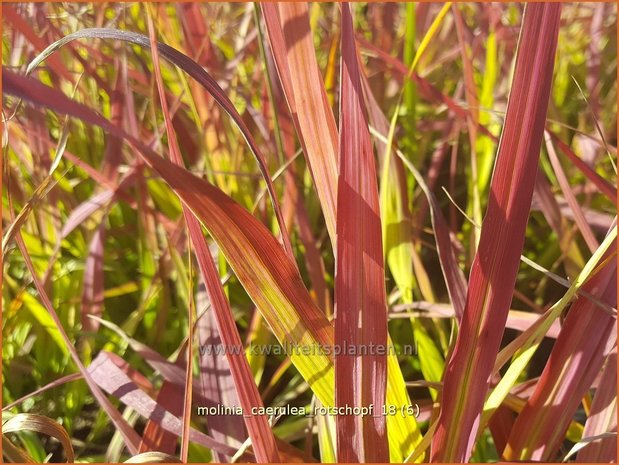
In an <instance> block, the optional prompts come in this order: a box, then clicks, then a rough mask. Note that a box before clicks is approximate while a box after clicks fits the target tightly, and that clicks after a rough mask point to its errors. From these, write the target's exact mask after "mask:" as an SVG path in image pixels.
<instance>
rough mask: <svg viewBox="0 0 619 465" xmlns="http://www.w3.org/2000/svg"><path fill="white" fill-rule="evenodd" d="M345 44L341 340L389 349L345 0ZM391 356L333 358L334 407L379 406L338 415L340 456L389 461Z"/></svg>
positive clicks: (368, 150) (367, 143)
mask: <svg viewBox="0 0 619 465" xmlns="http://www.w3.org/2000/svg"><path fill="white" fill-rule="evenodd" d="M341 47H342V48H341V50H342V52H341V53H342V57H341V60H342V61H341V74H340V75H341V82H340V86H341V91H340V95H341V97H340V154H339V156H340V158H339V167H340V172H339V177H338V189H337V211H338V214H337V254H336V257H337V258H336V274H335V343H336V345H339V346H340V347H355V348H358V347H364V346H367V347H369V346H370V344H373V345H375V346H383V347H385V346H386V344H387V313H386V312H387V298H386V294H385V284H384V283H385V271H384V267H383V253H382V240H381V235H382V232H381V223H380V211H379V202H378V185H377V182H376V167H375V166H374V154H373V152H372V142H371V140H370V132H369V129H368V121H367V115H366V110H365V108H364V106H363V90H362V88H361V79H360V77H359V67H358V62H357V50H356V46H355V38H354V31H353V25H352V17H351V12H350V5H349V4H347V3H344V4H342V41H341ZM386 362H387V359H386V357H385V355H376V354H369V355H366V356H361V357H360V356H358V355H356V354H348V353H342V354H339V355H336V356H335V404H336V407H345V406H355V407H369V406H371V405H373V406H374V409H376V410H375V412H376V413H375V414H374V415H366V416H363V417H362V418H359V416H358V415H338V416H337V417H336V426H337V457H338V461H339V462H358V461H364V462H386V461H387V460H388V447H387V434H386V427H385V418H384V417H383V416H382V415H379V413H378V412H382V410H383V406H384V405H385V385H386V377H387V371H386V370H387V363H386ZM351 380H352V382H351ZM370 444H371V446H370Z"/></svg>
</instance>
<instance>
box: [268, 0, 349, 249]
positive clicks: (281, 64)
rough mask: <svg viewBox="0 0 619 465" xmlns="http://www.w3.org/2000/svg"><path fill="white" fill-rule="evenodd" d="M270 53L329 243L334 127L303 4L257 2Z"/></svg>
mask: <svg viewBox="0 0 619 465" xmlns="http://www.w3.org/2000/svg"><path fill="white" fill-rule="evenodd" d="M261 8H262V14H263V16H264V21H265V24H266V26H267V31H268V36H269V43H270V45H271V53H273V57H274V59H275V64H276V67H277V71H278V74H279V80H280V82H281V85H282V89H283V91H284V94H285V96H286V101H287V102H288V107H289V108H290V113H291V114H292V117H293V121H294V125H295V128H296V131H297V135H298V136H299V140H300V142H301V145H302V146H303V152H304V153H305V157H306V159H307V163H308V165H309V167H310V170H311V173H312V176H313V178H314V185H315V186H316V192H317V193H318V198H319V199H320V204H321V206H322V211H323V214H324V216H325V221H326V223H327V230H328V231H329V237H330V238H331V243H332V245H333V247H334V248H335V242H336V241H335V234H336V226H335V225H336V205H337V198H336V195H337V194H336V192H337V151H338V148H337V143H338V142H337V127H336V124H335V118H334V116H333V112H332V110H331V108H330V107H329V103H328V100H327V94H326V91H325V86H324V83H323V81H322V77H321V75H320V69H319V68H318V63H317V61H316V52H315V50H314V41H313V39H312V30H311V28H310V24H309V15H308V10H307V4H306V3H304V2H284V3H261Z"/></svg>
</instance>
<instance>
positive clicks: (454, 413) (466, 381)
mask: <svg viewBox="0 0 619 465" xmlns="http://www.w3.org/2000/svg"><path fill="white" fill-rule="evenodd" d="M560 11H561V6H560V4H557V3H531V4H527V6H526V8H525V13H524V16H523V25H522V30H521V33H520V38H519V43H518V52H517V56H516V66H515V70H514V81H513V84H512V89H511V92H510V96H509V101H508V105H507V113H506V118H505V125H504V127H503V131H502V134H501V139H500V142H499V148H498V154H497V160H496V165H495V167H494V173H493V176H492V183H491V187H490V199H489V202H488V209H487V211H486V216H485V218H484V221H483V224H482V228H481V233H480V241H479V248H478V250H477V254H476V255H475V259H474V261H473V265H472V268H471V274H470V279H469V289H468V293H467V299H466V306H465V309H464V314H463V318H462V324H461V327H460V332H459V334H458V338H457V340H456V345H455V348H454V351H453V353H452V356H451V357H450V359H449V363H448V365H447V368H446V372H445V379H444V386H443V392H442V402H441V410H440V414H439V418H438V420H437V422H438V426H437V429H436V433H435V435H434V437H433V439H432V452H431V460H432V461H433V462H464V461H467V460H468V459H469V458H470V456H471V452H472V449H473V444H474V441H475V437H476V435H477V425H478V423H479V419H480V413H481V410H482V408H483V403H484V400H485V396H486V392H487V390H488V383H489V378H490V375H491V372H492V368H493V365H494V360H495V358H496V355H497V352H498V349H499V346H500V343H501V338H502V335H503V330H504V328H505V321H506V319H507V314H508V311H509V306H510V303H511V300H512V295H513V291H514V284H515V282H516V274H517V272H518V267H519V262H520V254H521V252H522V247H523V245H524V233H525V229H526V225H527V219H528V215H529V210H530V206H531V199H532V196H533V188H534V185H535V173H536V172H537V166H538V163H539V154H540V147H541V143H542V137H543V133H544V122H545V119H546V111H547V106H548V99H549V95H550V87H551V84H552V76H553V66H554V58H555V50H556V45H557V36H558V32H559V19H560Z"/></svg>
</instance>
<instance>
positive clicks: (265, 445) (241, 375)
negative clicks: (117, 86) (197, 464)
mask: <svg viewBox="0 0 619 465" xmlns="http://www.w3.org/2000/svg"><path fill="white" fill-rule="evenodd" d="M148 20H149V31H150V34H151V40H150V45H151V51H152V57H153V66H154V68H155V79H156V81H157V88H158V90H159V97H160V101H161V107H162V111H163V114H164V119H165V123H166V132H167V135H168V146H169V149H170V158H171V160H172V162H173V163H174V164H176V165H178V166H183V165H184V163H183V158H182V156H181V152H180V147H179V146H178V141H177V139H176V133H175V131H174V127H173V126H172V120H171V118H170V114H169V111H168V104H167V101H166V99H165V90H164V86H163V80H162V78H161V71H160V64H159V53H158V44H157V41H156V40H155V36H154V27H153V26H152V20H151V17H150V15H149V16H148ZM183 214H184V216H185V221H186V223H187V229H188V232H189V237H190V239H191V243H192V244H193V247H194V248H195V255H196V259H197V261H198V266H199V268H200V272H201V274H202V278H203V279H204V283H205V285H206V290H207V292H208V295H209V298H210V301H211V308H212V309H213V311H214V314H215V321H216V322H217V326H218V328H219V332H220V334H221V338H222V340H223V342H224V344H225V345H226V346H229V347H243V344H242V342H241V337H240V335H239V332H238V329H237V327H236V322H235V321H234V316H233V315H232V310H231V309H230V304H229V303H228V299H227V298H226V296H225V294H224V290H223V287H222V285H221V282H220V278H219V273H218V272H217V268H215V264H214V263H213V258H212V257H211V253H210V250H209V248H208V244H207V243H206V238H205V237H204V234H203V233H202V227H201V225H200V223H199V222H198V220H197V218H196V217H195V216H194V215H193V213H192V212H191V210H190V209H189V208H188V207H187V206H186V205H183ZM192 320H193V318H189V321H190V322H191V321H192ZM189 338H190V339H189V348H191V347H192V344H191V341H192V340H193V331H191V330H190V331H189ZM192 357H193V354H192V353H191V350H189V354H188V363H187V370H188V374H187V379H188V381H189V382H191V358H192ZM227 358H228V362H229V364H230V371H231V373H232V378H233V380H234V385H235V388H236V391H237V392H238V395H239V400H240V404H241V407H242V408H243V411H244V412H247V414H246V415H244V419H245V425H246V426H247V431H248V432H249V436H250V438H251V440H252V445H253V448H254V451H255V452H256V458H257V459H258V461H260V462H279V455H278V453H277V446H276V444H275V437H274V436H273V431H272V430H271V427H270V426H269V422H268V420H267V418H266V416H265V415H253V414H250V413H249V412H251V411H252V409H253V408H256V407H257V408H260V407H263V404H262V399H261V398H260V393H259V392H258V388H257V387H256V383H255V382H254V378H253V375H252V372H251V369H250V367H249V363H248V362H247V358H246V357H245V354H244V353H243V352H242V351H241V352H240V353H228V354H227ZM185 395H186V397H188V396H190V395H191V386H186V388H185ZM190 415H191V412H190V410H189V409H187V408H186V409H185V411H184V413H183V420H184V424H186V425H189V416H190ZM183 437H184V436H183ZM184 439H185V440H186V438H184ZM183 452H184V454H183ZM186 453H187V450H186V448H184V447H182V448H181V460H183V461H184V462H186Z"/></svg>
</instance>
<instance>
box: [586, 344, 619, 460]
mask: <svg viewBox="0 0 619 465" xmlns="http://www.w3.org/2000/svg"><path fill="white" fill-rule="evenodd" d="M612 431H614V432H617V348H616V347H615V348H614V349H613V350H612V352H611V353H610V354H609V355H608V357H607V358H606V367H605V368H604V371H602V374H601V376H600V384H599V385H598V387H597V389H596V391H595V397H593V403H592V404H591V412H590V414H589V418H587V422H586V423H585V430H584V431H583V433H582V436H583V438H589V437H593V436H598V435H600V434H604V433H607V432H612ZM576 459H577V461H578V462H580V463H611V462H613V461H615V460H616V459H617V441H616V438H610V440H606V441H595V442H592V443H590V444H589V445H587V446H586V447H585V448H584V449H582V450H581V451H580V452H579V453H578V455H577V457H576Z"/></svg>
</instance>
